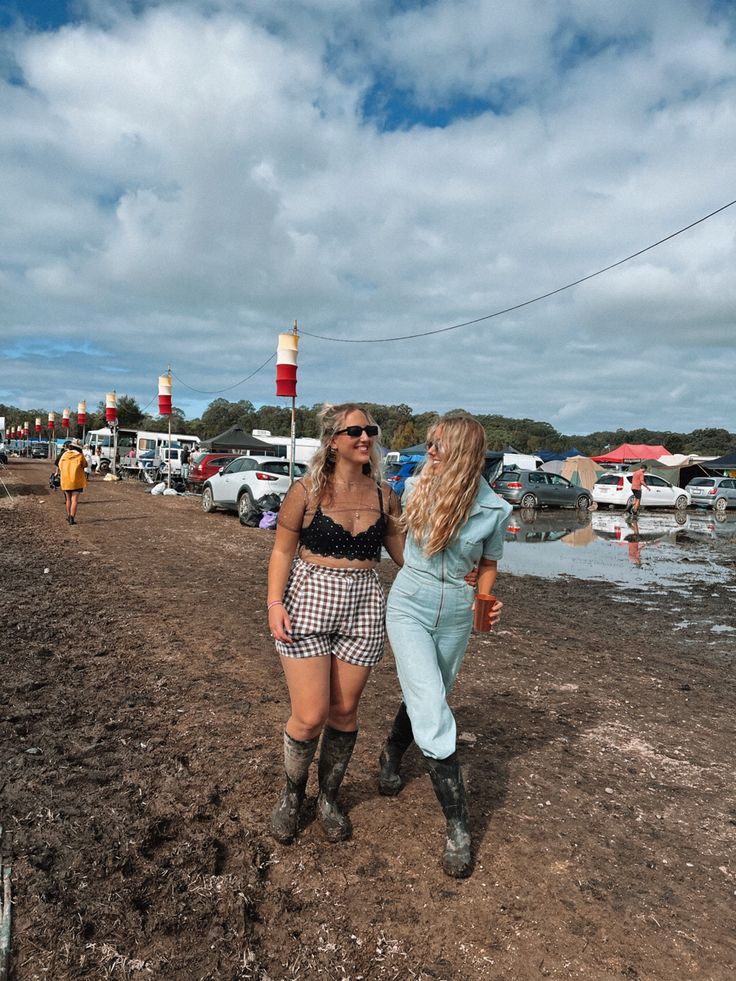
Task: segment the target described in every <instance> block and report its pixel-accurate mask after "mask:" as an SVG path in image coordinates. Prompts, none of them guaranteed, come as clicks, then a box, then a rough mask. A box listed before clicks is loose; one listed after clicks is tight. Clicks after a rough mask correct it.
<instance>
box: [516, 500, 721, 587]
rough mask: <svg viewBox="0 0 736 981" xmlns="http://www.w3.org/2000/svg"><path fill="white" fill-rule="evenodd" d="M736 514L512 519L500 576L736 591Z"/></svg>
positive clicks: (529, 514)
mask: <svg viewBox="0 0 736 981" xmlns="http://www.w3.org/2000/svg"><path fill="white" fill-rule="evenodd" d="M735 557H736V514H734V513H733V512H731V513H726V514H715V513H714V512H711V511H705V512H702V513H698V512H692V511H687V512H684V513H671V512H668V513H652V512H651V511H647V512H645V513H644V514H642V516H641V517H640V518H639V520H638V521H636V522H634V521H627V520H626V519H625V517H624V515H623V513H622V512H621V511H620V510H619V511H608V510H606V511H590V512H587V513H583V514H578V513H577V512H575V511H573V510H554V511H546V510H540V511H534V510H527V509H521V510H518V509H515V510H514V513H513V514H512V516H511V523H510V525H509V529H508V533H507V535H506V545H505V548H504V556H503V559H502V560H501V562H500V563H499V568H500V571H501V572H503V571H507V572H510V573H513V574H515V575H522V576H541V577H543V578H553V577H556V576H573V577H575V578H577V579H591V580H605V581H607V582H612V583H616V584H617V585H622V586H633V587H635V588H636V587H637V586H638V587H640V588H644V589H646V590H647V591H649V590H650V589H651V588H652V587H654V586H660V587H661V586H667V587H678V586H682V587H687V586H688V585H690V584H692V583H693V582H694V581H699V582H712V583H714V584H716V583H718V584H720V585H727V584H730V587H728V588H731V589H733V590H734V591H735V592H736V574H735V572H734V558H735Z"/></svg>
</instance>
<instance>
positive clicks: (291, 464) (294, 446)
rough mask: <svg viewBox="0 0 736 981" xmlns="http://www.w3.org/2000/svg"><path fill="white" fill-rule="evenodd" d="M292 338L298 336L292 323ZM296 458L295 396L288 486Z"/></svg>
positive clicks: (292, 398)
mask: <svg viewBox="0 0 736 981" xmlns="http://www.w3.org/2000/svg"><path fill="white" fill-rule="evenodd" d="M293 334H294V337H296V336H297V335H298V330H297V326H296V320H295V321H294V330H293ZM295 456H296V396H294V395H292V397H291V453H290V454H289V486H291V485H292V484H293V483H294V457H295Z"/></svg>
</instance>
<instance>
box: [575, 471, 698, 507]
mask: <svg viewBox="0 0 736 981" xmlns="http://www.w3.org/2000/svg"><path fill="white" fill-rule="evenodd" d="M633 476H634V475H633V474H631V473H604V474H601V476H600V477H598V479H597V480H596V482H595V485H594V486H593V500H594V501H595V502H596V504H598V505H599V506H600V505H603V504H607V505H608V506H609V507H630V506H631V505H632V504H633V502H634V495H633V494H632V492H631V478H632V477H633ZM688 504H690V491H688V490H683V489H682V487H675V485H674V484H671V483H670V482H669V480H665V479H664V477H657V476H656V475H655V474H653V473H648V474H647V475H646V477H645V478H644V485H643V487H642V489H641V506H642V507H646V508H651V507H664V508H673V507H674V508H678V509H682V508H686V507H687V506H688Z"/></svg>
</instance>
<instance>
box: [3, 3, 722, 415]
mask: <svg viewBox="0 0 736 981" xmlns="http://www.w3.org/2000/svg"><path fill="white" fill-rule="evenodd" d="M0 66H1V68H0V72H1V76H0V77H1V80H0V100H1V103H2V104H1V106H0V113H1V118H2V126H1V127H0V336H1V337H2V355H0V401H3V402H6V403H12V404H16V405H20V406H22V407H31V406H45V407H47V408H48V409H56V410H57V411H60V410H61V409H62V408H64V407H65V406H71V407H72V409H75V408H76V403H77V402H78V401H79V400H80V399H82V398H85V399H87V401H88V402H89V403H90V405H92V404H95V403H96V402H97V401H99V399H100V398H102V397H103V396H104V393H105V392H106V391H107V390H110V389H116V390H117V392H118V393H119V394H129V395H133V396H135V397H136V398H137V399H138V400H139V402H140V403H141V405H142V406H145V405H146V404H148V403H149V402H151V400H152V399H153V398H154V396H155V394H156V384H157V376H158V374H159V373H160V372H162V371H163V370H165V369H166V367H167V366H168V365H169V364H170V365H171V367H172V370H173V372H174V376H175V379H174V404H175V405H178V406H180V407H181V408H182V409H183V410H184V411H185V412H186V414H187V416H188V417H193V416H196V415H198V414H199V413H200V412H201V411H202V409H203V408H204V407H205V406H206V405H207V404H208V403H209V402H210V401H211V400H212V399H213V398H215V397H217V396H218V395H222V396H223V397H225V398H229V399H232V400H238V399H250V400H251V401H252V402H254V403H255V404H261V403H264V402H265V403H271V404H273V403H275V402H276V401H277V400H276V397H275V382H274V378H275V367H274V364H273V362H271V363H269V364H267V365H266V367H265V368H263V370H261V371H259V372H258V373H256V374H255V375H253V377H252V378H250V380H247V381H244V379H246V378H247V377H248V376H250V375H251V374H252V373H253V372H255V371H256V369H257V368H258V367H259V366H260V365H262V364H263V363H264V362H265V361H266V360H267V359H268V358H270V357H271V356H272V355H273V354H274V353H275V349H276V344H277V335H278V333H279V331H282V330H289V329H290V328H291V325H292V323H293V321H294V320H295V319H296V320H297V321H298V323H299V327H300V329H301V330H302V331H303V334H302V339H301V342H300V358H299V400H298V401H299V402H300V403H302V404H307V405H312V404H314V403H317V402H320V401H323V400H325V399H327V400H330V401H339V400H344V399H355V400H366V401H376V402H384V403H392V404H393V403H399V402H405V403H408V404H409V405H410V406H412V408H413V409H414V410H415V411H425V410H428V409H437V410H446V409H450V408H456V407H463V408H466V409H469V410H470V411H476V412H498V413H503V414H505V415H510V416H517V417H531V418H535V419H542V420H546V421H548V422H551V423H552V424H553V425H554V426H555V427H556V428H557V429H559V430H560V431H561V432H564V433H587V432H590V431H593V430H596V429H615V428H617V427H623V428H627V427H634V426H647V427H650V428H662V429H672V430H682V431H689V430H691V429H694V428H700V427H709V426H725V427H726V428H730V429H731V430H733V429H734V428H736V419H735V418H734V405H735V398H734V392H735V391H736V386H734V382H733V379H734V369H735V368H736V330H735V329H734V327H735V321H736V275H735V272H736V262H735V259H736V243H735V239H736V206H734V207H732V208H728V209H726V210H725V211H723V212H721V213H720V214H718V215H716V216H715V217H713V218H710V219H709V220H708V221H705V222H702V223H701V224H699V225H697V226H696V227H695V228H693V229H691V230H690V231H687V232H685V233H684V234H682V235H680V236H678V237H676V238H674V239H673V240H671V241H669V242H666V243H665V244H663V245H661V246H659V247H657V248H656V249H653V250H651V251H649V252H647V253H646V254H645V255H643V256H641V257H639V258H637V259H634V260H632V261H631V262H628V263H626V264H624V265H623V266H620V267H618V268H616V269H614V270H612V271H610V272H608V273H606V274H604V275H602V276H599V277H597V278H595V279H593V280H591V281H588V282H586V283H583V284H581V285H579V286H577V287H575V288H573V289H570V290H567V291H564V292H562V293H559V294H558V295H556V296H554V297H551V298H548V299H544V300H541V301H540V302H537V303H533V304H531V305H529V306H526V307H524V308H522V309H519V310H516V311H512V312H509V313H505V314H502V315H500V316H497V317H493V318H492V319H486V320H482V321H481V322H479V323H476V324H472V325H469V326H465V327H460V328H458V329H457V330H451V331H446V332H442V333H437V334H434V335H432V334H427V336H423V337H415V338H413V339H408V340H394V341H392V340H389V339H390V338H392V337H397V336H401V335H407V334H408V335H418V334H422V333H426V332H431V331H439V330H441V329H442V328H446V327H451V326H454V325H455V324H460V323H463V322H465V321H472V320H476V319H478V318H483V317H488V315H490V314H493V313H495V312H496V311H500V310H504V309H506V308H508V307H512V306H515V305H517V304H520V303H523V302H524V301H526V300H529V299H532V298H534V297H537V296H540V295H542V294H545V293H548V292H550V291H553V290H556V289H558V288H559V287H561V286H564V285H566V284H568V283H570V282H573V281H575V280H578V279H580V278H581V277H583V276H586V275H588V274H590V273H593V272H595V271H597V270H598V269H601V268H603V267H605V266H608V265H609V264H612V263H615V262H616V261H618V260H620V259H622V258H623V257H625V256H628V255H630V254H632V253H634V252H637V251H638V250H640V249H642V248H644V247H646V246H648V245H650V244H652V243H654V242H656V241H658V240H659V239H662V238H664V237H665V236H667V235H669V234H670V233H672V232H675V231H677V230H678V229H681V228H683V227H684V226H687V225H688V224H690V223H691V222H693V221H695V220H697V219H699V218H701V217H703V216H705V215H707V214H709V213H710V212H712V211H714V210H716V209H717V208H719V207H721V206H722V205H724V204H727V203H728V202H730V201H732V200H733V199H734V198H736V5H735V4H733V3H731V2H726V0H711V2H707V0H647V2H646V3H642V2H641V0H617V2H616V3H595V2H591V0H70V2H66V3H65V2H63V0H0ZM311 335H319V337H317V336H311ZM325 338H331V339H325ZM356 341H360V342H364V341H367V342H369V343H354V342H356ZM285 404H288V403H285Z"/></svg>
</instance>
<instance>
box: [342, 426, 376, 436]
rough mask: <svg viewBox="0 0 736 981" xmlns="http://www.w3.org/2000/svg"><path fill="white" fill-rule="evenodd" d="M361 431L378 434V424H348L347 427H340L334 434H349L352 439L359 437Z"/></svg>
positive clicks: (369, 434) (367, 434)
mask: <svg viewBox="0 0 736 981" xmlns="http://www.w3.org/2000/svg"><path fill="white" fill-rule="evenodd" d="M361 433H365V434H366V436H378V426H346V427H345V429H338V430H337V432H336V433H333V434H332V435H333V436H342V435H343V434H344V435H345V436H349V437H350V438H351V439H357V438H358V437H359V436H360V434H361Z"/></svg>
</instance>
